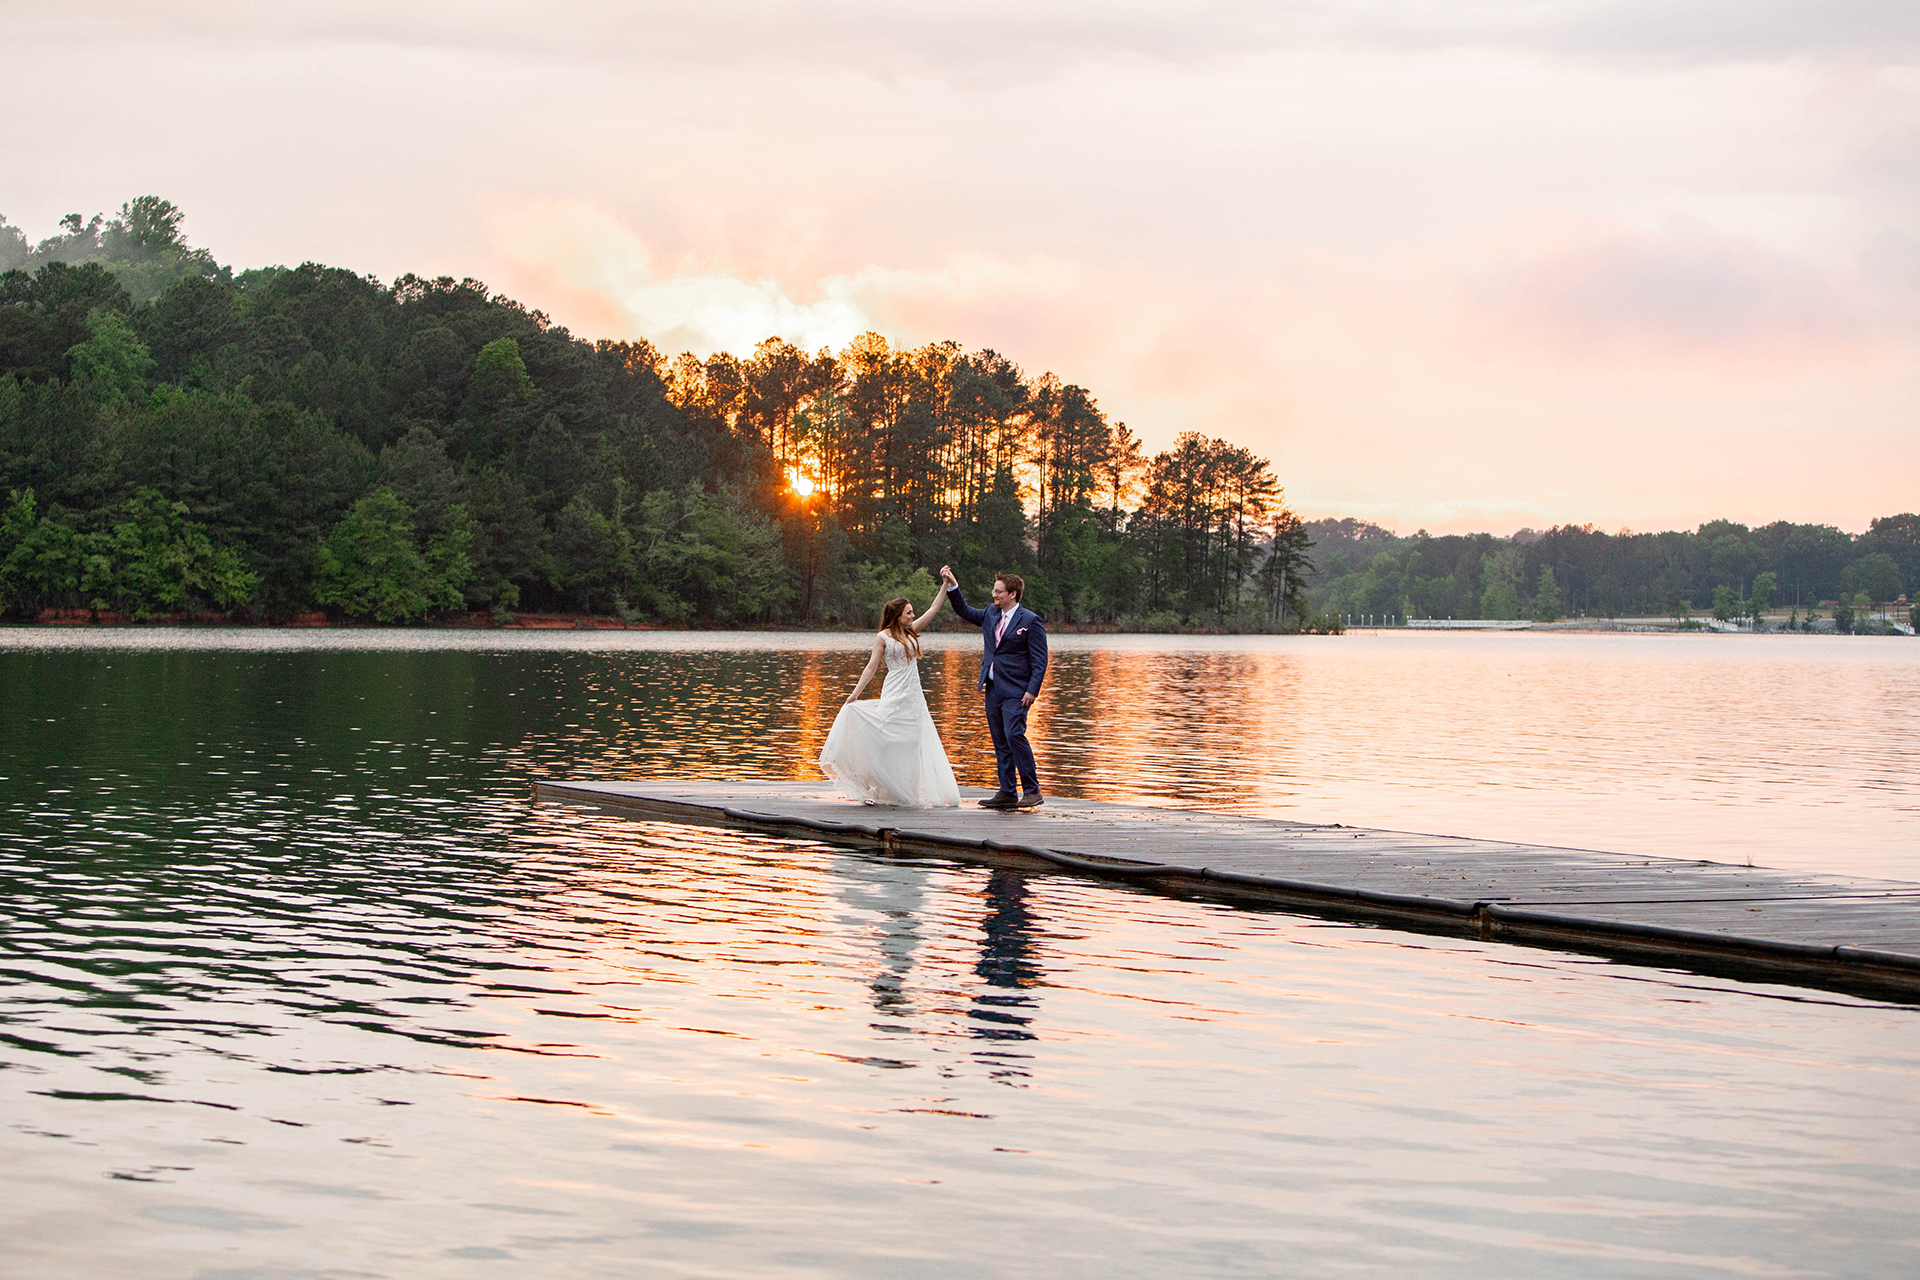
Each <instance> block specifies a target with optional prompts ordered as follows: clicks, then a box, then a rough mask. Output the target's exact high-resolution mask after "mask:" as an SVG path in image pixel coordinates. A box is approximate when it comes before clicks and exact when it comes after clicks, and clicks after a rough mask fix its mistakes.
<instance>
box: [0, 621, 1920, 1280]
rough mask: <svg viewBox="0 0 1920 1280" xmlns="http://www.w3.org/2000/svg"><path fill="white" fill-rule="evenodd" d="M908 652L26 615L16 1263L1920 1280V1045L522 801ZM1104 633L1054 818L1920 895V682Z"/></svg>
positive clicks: (11, 1150) (699, 768)
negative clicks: (1623, 856) (1839, 875)
mask: <svg viewBox="0 0 1920 1280" xmlns="http://www.w3.org/2000/svg"><path fill="white" fill-rule="evenodd" d="M858 644H859V641H858V638H857V637H825V636H784V635H783V636H739V635H684V634H672V633H606V634H585V633H551V632H549V633H504V634H503V633H455V632H315V633H287V632H273V633H267V632H178V631H102V630H97V629H91V630H77V631H74V632H61V633H50V632H49V631H47V630H44V629H0V712H4V717H3V718H0V814H3V815H4V818H3V819H0V884H4V887H5V891H6V900H7V910H6V915H5V924H6V929H5V932H4V935H0V968H4V971H5V982H4V985H0V1098H3V1099H4V1114H5V1116H6V1119H7V1125H6V1126H5V1127H4V1128H0V1183H3V1184H4V1193H5V1205H6V1207H5V1208H4V1209H0V1240H4V1241H5V1252H6V1254H7V1255H8V1257H7V1259H6V1260H5V1261H0V1274H4V1275H8V1276H13V1275H19V1276H22V1277H27V1276H32V1277H49V1276H55V1277H67V1276H74V1277H81V1276H85V1277H92V1276H102V1275H121V1274H126V1275H135V1274H137V1275H141V1276H153V1277H163V1278H167V1277H181V1278H188V1277H191V1278H195V1280H215V1278H222V1280H232V1278H237V1277H255V1278H257V1280H294V1278H296V1277H322V1276H327V1277H332V1276H392V1277H415V1276H422V1277H439V1276H462V1277H464V1276H470V1275H475V1274H495V1275H511V1276H566V1277H601V1276H606V1277H614V1276H619V1277H626V1276H634V1275H668V1276H675V1275H686V1276H713V1275H726V1276H736V1275H754V1276H763V1275H764V1276H827V1275H834V1276H838V1275H871V1276H883V1275H884V1276H892V1275H902V1274H905V1275H927V1276H950V1275H951V1276H959V1275H968V1276H971V1275H980V1274H988V1275H997V1274H1012V1273H1028V1272H1031V1273H1036V1274H1065V1275H1086V1276H1095V1275H1099V1276H1106V1275H1141V1276H1146V1275H1152V1276H1161V1275H1167V1274H1182V1275H1185V1274H1193V1275H1270V1274H1276V1273H1283V1274H1299V1275H1326V1274H1360V1275H1403V1274H1421V1275H1437V1276H1455V1275H1458V1276H1466V1275H1474V1276H1484V1275H1487V1274H1497V1275H1526V1276H1553V1275H1567V1276H1644V1275H1679V1276H1694V1275H1698V1276H1709V1275H1711V1276H1725V1275H1743V1276H1744V1275H1756V1276H1776V1275H1778V1276H1785V1275H1845V1276H1855V1275H1858V1276H1876V1275H1891V1274H1909V1273H1912V1272H1913V1271H1914V1269H1915V1267H1916V1265H1917V1264H1920V1232H1917V1231H1916V1230H1915V1227H1914V1222H1915V1216H1914V1207H1915V1205H1916V1204H1917V1203H1920V1010H1916V1009H1915V1008H1912V1007H1907V1006H1903V1005H1897V1004H1889V1003H1882V1002H1874V1001H1869V1000H1863V999H1856V998H1853V997H1849V996H1842V995H1833V994H1828V993H1824V992H1819V991H1810V990H1802V989H1794V988H1790V987H1785V986H1772V985H1767V984H1760V983H1742V982H1735V981H1731V980H1726V979H1718V978H1706V977H1701V976H1698V975H1693V974H1687V973H1683V972H1676V971H1671V970H1662V969H1657V968H1651V967H1644V966H1635V965H1627V964H1621V963H1616V962H1611V961H1606V960H1601V959H1596V958H1592V957H1582V956H1574V955H1563V954H1558V953H1555V952H1551V951H1545V950H1539V949H1531V948H1524V947H1517V946H1510V945H1506V944H1499V943H1486V942H1477V941H1468V940H1464V939H1451V938H1434V937H1425V936H1421V935H1415V934H1408V933H1401V932H1397V931H1394V930H1391V929H1383V928H1375V927H1367V926H1358V925H1350V924H1339V923H1330V922H1326V921H1319V920H1314V919H1311V918H1308V917H1300V916H1293V915H1288V914H1284V913H1277V912H1252V911H1244V910H1235V909H1229V908H1224V907H1219V906H1214V905H1209V904H1203V903H1193V902H1182V901H1176V900H1171V899H1164V898H1160V897H1156V896H1153V895H1150V894H1144V893H1136V892H1133V891H1130V890H1128V889H1125V888H1122V887H1116V886H1111V885H1103V884H1086V883H1081V882H1078V881H1074V880H1071V879H1067V878H1060V877H1047V876H1028V875H1022V874H1018V873H1012V872H1007V871H998V872H996V871H991V870H988V869H983V868H978V867H969V866H960V865H953V864H948V863H945V862H941V861H938V860H925V859H907V858H899V857H888V856H884V855H880V854H874V853H863V852H855V851H850V850H845V849H838V848H834V847H832V846H829V845H824V844H818V843H812V842H800V841H782V840H773V839H768V838H764V837H758V836H746V835H739V834H730V833H724V832H716V831H711V830H703V829H695V828H684V827H677V826H671V825H665V824H643V823H635V822H632V821H628V820H624V819H620V818H616V817H612V816H609V815H605V814H601V813H597V812H593V811H586V810H578V809H572V808H568V807H565V806H556V805H534V804H532V803H531V802H530V800H529V798H528V790H529V789H528V787H527V780H528V779H529V778H530V777H532V776H535V775H550V776H598V777H644V776H648V775H658V774H669V773H670V774H679V775H687V776H701V777H714V778H719V777H794V776H809V774H810V772H811V771H810V770H809V769H808V767H807V765H806V762H807V761H808V760H810V759H811V757H812V754H813V753H814V752H816V751H817V750H818V747H819V743H820V741H821V740H822V739H823V738H824V735H825V731H826V727H827V724H828V722H829V720H830V716H831V712H832V710H833V709H834V707H835V706H836V705H837V703H838V702H839V700H840V698H841V697H842V696H843V694H844V692H845V690H846V689H847V688H849V687H851V684H852V681H853V679H854V678H855V675H856V674H857V672H858V669H859V667H860V664H861V662H862V660H863V654H862V653H861V652H860V651H859V650H858V648H857V646H858ZM935 646H936V647H935V650H934V652H933V653H932V654H930V656H929V659H928V661H927V663H926V666H927V668H928V672H927V687H928V694H929V701H930V703H931V704H932V705H933V707H934V711H935V715H936V718H937V719H938V721H939V722H940V725H941V728H942V732H943V735H944V736H945V737H946V738H947V740H948V742H949V744H950V746H951V748H952V751H953V755H954V759H955V765H956V768H957V769H958V770H959V772H960V774H961V776H962V780H963V782H981V781H985V780H986V767H987V762H988V761H989V759H990V757H989V755H988V753H987V752H986V750H985V746H984V742H983V741H982V739H983V736H984V735H983V734H981V733H980V732H978V731H976V729H975V727H974V725H973V716H974V714H975V710H976V705H977V704H976V703H975V701H974V697H973V695H972V693H971V686H970V678H971V672H972V668H973V656H972V650H971V648H970V647H969V646H968V645H967V644H966V643H965V640H964V638H963V637H957V636H952V637H949V636H943V637H937V638H936V640H935ZM1056 648H1057V650H1058V653H1057V659H1056V666H1055V673H1054V675H1053V676H1052V677H1051V678H1050V682H1049V687H1048V694H1047V696H1046V697H1045V698H1043V699H1042V701H1041V703H1040V704H1039V708H1038V709H1037V712H1036V715H1035V717H1034V720H1035V726H1034V727H1035V733H1034V736H1035V738H1036V743H1037V746H1038V749H1039V753H1040V758H1041V765H1042V770H1043V773H1042V777H1043V781H1044V782H1045V783H1046V784H1047V786H1048V788H1049V789H1050V790H1052V791H1054V792H1056V793H1058V794H1078V795H1087V796H1095V797H1104V798H1115V799H1129V800H1145V801H1148V802H1151V803H1159V804H1180V805H1193V806H1204V807H1214V808H1225V809H1231V810H1234V811H1237V812H1245V813H1265V814H1272V815H1276V816H1285V817H1297V818H1310V819H1315V820H1326V821H1342V822H1349V823H1355V824H1367V825H1380V826H1389V827H1398V828H1402V829H1415V830H1427V831H1441V832H1446V833H1450V834H1462V835H1474V836H1490V837H1506V838H1513V839H1529V840H1539V841H1543V842H1548V843H1554V844H1563V845H1576V846H1582V847H1589V848H1605V849H1617V850H1622V851H1629V852H1649V853H1661V854H1679V855H1682V856H1693V857H1700V856H1704V857H1715V858H1723V859H1728V860H1735V861H1746V860H1748V859H1749V858H1751V859H1752V860H1753V861H1755V862H1756V863H1760V864H1763V865H1768V864H1770V865H1776V866H1788V867H1798V868H1807V869H1820V870H1833V871H1845V872H1853V873H1858V874H1869V875H1886V876H1895V877H1900V878H1908V879H1915V880H1920V838H1917V837H1920V805H1917V802H1916V797H1915V790H1916V788H1915V785H1914V779H1915V777H1916V775H1920V770H1916V768H1915V764H1916V757H1915V750H1914V748H1913V746H1912V745H1911V733H1910V729H1909V727H1908V726H1909V725H1910V723H1911V718H1912V713H1913V708H1914V707H1915V706H1917V705H1920V644H1915V643H1913V642H1912V641H1905V642H1902V641H1897V640H1868V639H1856V638H1830V639H1823V638H1802V637H1695V636H1673V637H1646V636H1630V637H1619V636H1524V635H1520V636H1432V635H1424V636H1423V635H1409V634H1398V635H1378V636H1368V635H1358V636H1347V637H1340V638H1332V637H1327V638H1316V639H1299V640H1279V639H1249V640H1239V639H1218V640H1200V641H1194V640H1188V639H1176V638H1132V637H1125V638H1116V637H1063V638H1061V639H1060V640H1059V641H1058V643H1057V646H1056Z"/></svg>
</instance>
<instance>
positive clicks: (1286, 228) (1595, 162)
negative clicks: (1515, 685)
mask: <svg viewBox="0 0 1920 1280" xmlns="http://www.w3.org/2000/svg"><path fill="white" fill-rule="evenodd" d="M7 30H8V43H9V47H10V56H9V75H8V77H7V78H6V80H5V82H4V83H0V106H4V108H5V110H6V112H7V118H8V119H9V120H10V121H11V122H12V123H13V126H14V127H13V128H11V129H9V130H8V131H6V134H5V135H4V140H0V153H3V154H4V162H5V169H4V171H5V173H6V174H7V180H6V183H5V187H4V191H0V214H5V215H6V216H7V218H8V219H9V220H10V221H11V222H13V223H15V224H16V225H19V226H21V227H23V228H24V229H25V230H26V231H27V233H28V234H29V235H30V236H32V237H35V238H38V237H40V236H44V235H47V234H50V233H51V232H52V231H53V229H54V223H55V220H56V219H57V218H58V217H59V216H60V215H62V214H65V213H69V212H73V211H76V210H78V211H82V212H85V213H89V214H91V213H92V212H95V211H97V210H103V209H106V210H110V209H112V208H115V207H117V206H118V205H119V203H120V202H121V201H122V200H125V199H127V198H128V197H130V196H133V195H140V194H146V193H153V194H158V195H163V196H166V197H167V198H169V199H172V200H173V201H175V202H176V203H178V204H180V205H181V206H182V207H184V208H185V209H186V211H187V230H188V234H189V236H190V237H191V238H192V239H193V240H194V242H195V243H199V244H204V245H206V246H208V247H210V248H212V249H213V250H214V252H215V253H216V255H217V256H218V257H219V258H220V259H221V260H222V261H228V262H233V263H235V264H236V265H240V266H249V265H260V264H266V263H294V262H299V261H302V260H306V259H314V260H318V261H322V262H327V263H330V264H333V265H339V266H347V267H351V268H354V269H356V270H360V271H366V272H373V273H376V274H378V275H381V276H382V277H389V278H390V277H392V276H394V275H397V274H400V273H402V272H406V271H415V272H420V273H423V274H429V273H430V274H452V275H472V276H476V277H479V278H480V279H483V280H485V281H487V282H488V283H489V284H491V285H493V286H494V287H496V288H499V289H503V290H505V291H507V292H508V293H511V294H512V295H514V296H515V297H517V298H519V299H520V300H521V301H523V302H525V303H526V304H527V305H529V306H532V307H537V308H540V309H542V310H545V311H547V312H548V313H549V314H552V315H553V316H555V317H556V318H557V319H559V320H561V321H562V322H563V323H565V324H567V325H568V326H569V327H571V328H572V329H573V330H574V332H576V333H577V334H580V335H581V336H584V337H603V336H606V337H629V336H644V337H648V338H650V339H652V340H654V341H655V342H656V343H659V344H660V345H662V346H663V347H665V348H667V349H669V350H678V349H683V348H691V349H693V350H696V351H701V352H703V353H704V352H707V351H711V350H713V349H716V348H721V347H724V348H728V349H732V350H735V351H741V352H744V351H745V350H746V349H748V348H750V347H751V346H752V344H753V343H755V342H757V341H758V340H760V339H761V338H764V337H767V336H769V335H770V334H775V333H777V334H780V335H781V336H784V337H787V338H789V339H790V340H792V341H795V342H798V343H801V344H802V345H805V346H808V347H810V348H811V347H818V346H820V345H822V344H834V345H838V344H839V343H841V342H844V341H845V340H846V339H847V338H849V337H851V336H852V335H853V334H854V333H856V332H859V331H860V330H862V329H865V328H875V329H878V330H879V331H880V332H882V333H884V334H886V335H887V336H888V337H889V338H890V339H893V340H895V341H896V342H900V343H908V344H911V343H918V342H923V341H927V340H931V339H939V338H953V339H956V340H957V341H959V342H961V343H962V344H964V345H966V346H968V347H980V346H989V347H993V348H995V349H997V350H999V351H1001V352H1003V353H1005V354H1006V355H1008V356H1010V357H1012V358H1013V359H1015V360H1016V361H1018V362H1019V363H1020V364H1021V365H1022V366H1024V367H1025V368H1027V369H1028V370H1029V371H1030V372H1033V373H1036V374H1037V373H1039V372H1042V371H1045V370H1052V371H1053V372H1055V373H1058V374H1059V375H1060V376H1061V377H1063V378H1065V379H1067V380H1069V381H1073V382H1078V383H1080V384H1081V385H1083V386H1086V387H1088V388H1089V389H1090V390H1091V391H1092V392H1093V393H1094V394H1095V396H1096V397H1098V399H1099V400H1100V402H1101V404H1102V406H1103V407H1104V408H1105V409H1106V410H1107V411H1108V412H1109V413H1110V414H1111V415H1112V416H1113V417H1114V418H1116V419H1119V420H1124V421H1126V422H1127V423H1129V425H1131V426H1132V427H1133V428H1134V429H1135V430H1136V431H1138V432H1139V433H1140V434H1141V435H1143V436H1144V437H1145V438H1146V440H1147V441H1148V442H1149V443H1150V444H1153V445H1156V446H1158V445H1164V444H1166V443H1168V442H1170V441H1171V440H1172V438H1173V436H1174V435H1175V434H1176V433H1178V432H1180V431H1183V430H1198V431H1204V432H1207V433H1209V434H1214V435H1220V436H1224V437H1226V438H1228V439H1230V440H1233V441H1235V442H1237V443H1241V444H1244V445H1247V446H1249V447H1251V448H1253V449H1255V450H1257V451H1259V452H1261V453H1263V454H1265V455H1267V456H1269V457H1271V458H1272V459H1273V461H1274V466H1275V469H1276V471H1277V472H1278V474H1279V475H1280V477H1281V479H1282V482H1283V483H1284V484H1285V485H1286V486H1287V491H1288V496H1289V498H1290V499H1291V500H1292V501H1293V503H1294V504H1295V505H1296V506H1297V507H1298V508H1299V509H1300V510H1301V511H1303V512H1304V513H1306V514H1308V515H1310V516H1313V515H1323V514H1340V515H1356V516H1362V517H1366V518H1370V519H1376V520H1379V521H1381V522H1382V523H1385V524H1388V525H1391V526H1394V527H1397V528H1401V529H1404V530H1411V529H1413V528H1415V527H1418V526H1424V527H1426V528H1428V529H1430V530H1432V531H1434V532H1442V531H1457V530H1463V529H1482V528H1484V529H1490V530H1492V531H1495V532H1502V533H1504V532H1510V531H1511V530H1512V529H1514V528H1517V527H1519V526H1521V525H1527V524H1531V525H1535V526H1542V525H1546V524H1553V523H1562V522H1576V523H1585V522H1588V521H1592V522H1594V523H1597V524H1599V525H1601V526H1603V527H1606V528H1617V527H1619V526H1622V525H1629V526H1632V527H1634V528H1637V529H1653V528H1670V527H1685V526H1691V525H1693V524H1696V523H1698V522H1699V521H1701V520H1705V519H1710V518H1714V517H1719V516H1727V517H1730V518H1733V519H1738V520H1744V521H1748V522H1761V521H1767V520H1773V519H1779V518H1787V519H1793V520H1809V521H1824V522H1829V523H1833V524H1837V525H1840V526H1841V527H1843V528H1847V529H1853V530H1858V529H1861V528H1864V527H1865V525H1866V522H1867V520H1868V519H1869V518H1870V517H1872V516H1875V515H1885V514H1891V513H1894V512H1898V511H1907V510H1913V509H1915V508H1916V507H1920V447H1916V445H1915V443H1914V441H1915V437H1916V434H1920V433H1917V432H1916V427H1917V426H1920V309H1917V308H1916V306H1915V303H1916V301H1920V219H1917V218H1916V217H1915V214H1916V211H1920V145H1917V144H1920V6H1914V5H1913V4H1911V3H1910V0H1901V2H1900V3H1884V2H1881V0H1822V2H1821V3H1810V2H1808V0H1740V2H1739V3H1735V2H1734V0H1710V2H1705V3H1702V2H1699V0H1664V2H1662V3H1654V2H1653V0H1631V2H1623V3H1608V2H1606V0H1577V2H1576V0H1559V2H1556V0H1527V2H1524V3H1522V2H1520V0H1500V2H1492V0H1478V2H1477V3H1476V2H1466V0H1462V2H1458V3H1448V4H1442V3H1439V2H1438V0H1430V2H1423V3H1405V4H1399V5H1380V4H1375V3H1300V4H1292V5H1286V4H1273V3H1258V4H1254V3H1249V4H1234V3H1219V4H1198V5H1181V6H1173V5H1156V6H1147V5H1129V4H1127V3H1123V2H1113V3H1100V4H1095V3H1066V4H1051V5H1048V4H1035V3H1031V0H1028V2H1027V3H1018V4H1016V3H1009V2H1005V0H982V2H978V3H973V4H969V5H964V6H962V5H934V4H925V5H915V6H903V5H899V4H897V3H896V4H880V3H868V2H867V0H857V2H856V0H849V2H847V3H840V4H825V5H814V6H797V5H773V4H742V3H718V4H709V5H702V6H688V5H681V6H664V5H645V4H639V5H636V4H620V5H615V4H611V3H585V4H582V3H575V4H561V5H555V6H545V7H533V8H529V7H527V6H524V5H505V4H494V3H479V4H474V3H463V4H457V5H456V4H451V3H416V4H412V5H407V6H396V5H392V4H371V3H364V4H333V5H328V4H318V5H309V6H306V7H304V8H301V9H299V10H297V11H295V10H293V9H291V8H288V9H287V11H286V12H284V13H281V12H275V11H273V10H271V9H269V8H268V7H265V6H258V5H254V4H246V3H238V2H237V0H236V2H233V3H198V4H196V3H190V2H189V3H183V4H178V5H171V6H165V7H164V11H163V9H162V8H160V7H154V6H147V5H135V4H131V3H84V2H82V3H69V4H63V5H60V6H54V5H42V6H37V7H36V8H35V9H31V10H27V9H22V8H21V7H19V6H10V11H9V14H8V17H7Z"/></svg>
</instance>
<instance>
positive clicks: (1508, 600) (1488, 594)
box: [1382, 546, 1523, 618]
mask: <svg viewBox="0 0 1920 1280" xmlns="http://www.w3.org/2000/svg"><path fill="white" fill-rule="evenodd" d="M1382 554H1386V553H1384V552H1383V553H1382ZM1522 563H1523V562H1522V559H1521V555H1520V551H1519V548H1517V547H1511V546H1506V547H1501V548H1499V549H1498V550H1497V551H1495V552H1494V553H1493V554H1492V555H1490V556H1487V557H1486V558H1484V559H1483V560H1482V561H1481V562H1480V616H1481V617H1483V618H1518V617H1519V616H1520V573H1521V565H1522Z"/></svg>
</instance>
